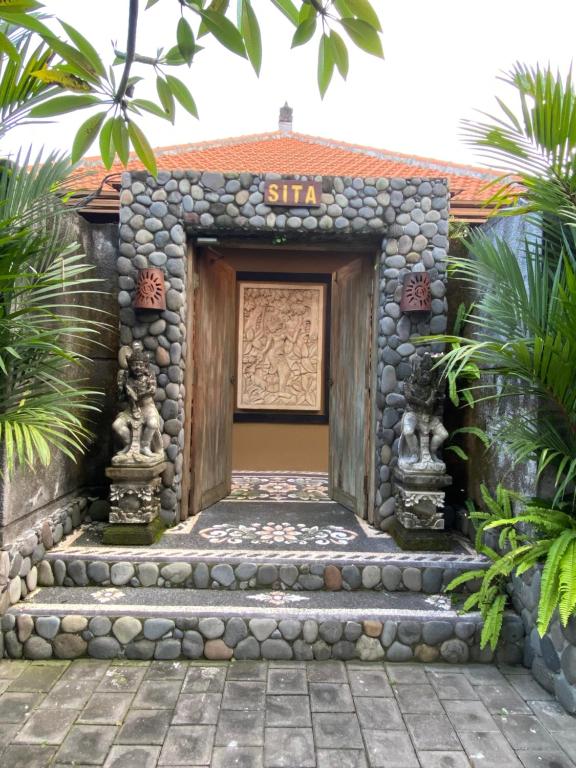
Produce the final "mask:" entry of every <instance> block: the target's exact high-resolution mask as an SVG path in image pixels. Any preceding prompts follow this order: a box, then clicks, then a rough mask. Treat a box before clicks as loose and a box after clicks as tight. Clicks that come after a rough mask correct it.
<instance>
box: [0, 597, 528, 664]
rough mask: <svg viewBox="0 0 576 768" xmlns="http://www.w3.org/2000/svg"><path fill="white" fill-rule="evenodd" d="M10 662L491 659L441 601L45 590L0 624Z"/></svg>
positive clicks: (468, 620)
mask: <svg viewBox="0 0 576 768" xmlns="http://www.w3.org/2000/svg"><path fill="white" fill-rule="evenodd" d="M1 626H2V630H3V638H4V646H5V649H6V653H7V655H8V656H9V657H11V658H19V657H21V656H22V655H24V656H25V657H26V658H34V659H42V658H51V657H53V656H54V657H57V658H76V657H79V656H84V655H88V656H93V657H96V658H128V659H150V658H155V659H178V658H181V657H185V658H202V657H204V658H207V659H213V660H215V659H229V658H235V659H251V658H254V659H255V658H265V659H300V660H303V659H312V658H316V659H329V658H336V659H353V658H359V659H361V660H364V661H372V660H380V659H383V658H386V659H387V660H388V661H408V660H411V659H416V660H419V661H423V662H430V661H435V660H444V661H448V662H454V663H462V662H465V661H491V660H492V659H493V658H494V654H493V653H492V652H491V651H489V650H488V651H486V650H485V651H481V650H480V632H481V627H482V622H481V617H480V616H479V615H478V614H467V615H465V616H462V615H459V614H458V612H457V611H456V610H455V608H454V607H453V605H452V604H451V601H450V600H449V598H447V597H446V596H445V595H423V594H416V593H400V592H398V593H378V592H375V591H365V592H356V593H352V592H346V591H340V592H337V593H329V592H309V593H306V594H303V593H295V592H287V591H284V592H273V591H240V590H238V591H236V592H228V591H226V592H218V591H212V592H211V591H208V590H194V589H189V590H166V589H159V588H146V587H143V588H141V589H138V590H135V589H129V588H128V589H122V588H118V587H110V588H103V587H76V588H67V587H51V588H42V589H38V590H36V591H35V592H34V593H32V594H31V595H30V596H28V597H27V598H26V600H24V601H22V602H21V603H19V604H17V605H15V606H13V607H12V608H10V609H9V611H8V613H7V614H6V615H5V616H4V617H3V618H2V620H1ZM523 633H524V630H523V625H522V621H521V620H520V618H519V617H518V616H516V614H513V613H512V614H510V616H508V617H507V618H506V621H505V628H504V632H503V645H502V647H501V648H500V650H499V652H498V654H497V657H498V658H499V659H500V660H505V661H506V663H517V662H518V661H520V660H521V658H522V644H523Z"/></svg>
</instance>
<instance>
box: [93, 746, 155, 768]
mask: <svg viewBox="0 0 576 768" xmlns="http://www.w3.org/2000/svg"><path fill="white" fill-rule="evenodd" d="M159 754H160V747H149V746H135V747H112V749H111V750H110V752H109V754H108V757H107V758H106V762H105V763H104V768H154V766H155V765H156V762H157V760H158V756H159Z"/></svg>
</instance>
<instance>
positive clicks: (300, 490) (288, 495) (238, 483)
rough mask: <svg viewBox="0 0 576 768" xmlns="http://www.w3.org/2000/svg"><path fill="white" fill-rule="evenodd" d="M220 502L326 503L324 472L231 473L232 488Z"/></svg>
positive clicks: (326, 483) (326, 480)
mask: <svg viewBox="0 0 576 768" xmlns="http://www.w3.org/2000/svg"><path fill="white" fill-rule="evenodd" d="M224 501H251V502H285V503H288V502H298V501H299V502H318V503H322V502H329V501H330V496H329V495H328V474H327V473H326V472H280V471H276V472H258V471H245V472H233V473H232V489H231V491H230V495H229V496H228V497H227V498H226V499H224Z"/></svg>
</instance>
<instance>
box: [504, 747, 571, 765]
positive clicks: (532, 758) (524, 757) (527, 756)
mask: <svg viewBox="0 0 576 768" xmlns="http://www.w3.org/2000/svg"><path fill="white" fill-rule="evenodd" d="M518 757H519V758H520V760H521V761H522V765H523V766H524V768H574V763H573V762H572V761H571V760H569V759H568V758H567V757H566V755H565V754H564V753H562V752H546V751H545V750H537V751H534V752H527V751H525V750H522V751H521V752H518Z"/></svg>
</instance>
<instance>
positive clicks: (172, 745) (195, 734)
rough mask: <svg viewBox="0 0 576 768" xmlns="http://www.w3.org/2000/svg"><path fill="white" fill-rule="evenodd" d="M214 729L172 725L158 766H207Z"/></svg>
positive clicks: (212, 727)
mask: <svg viewBox="0 0 576 768" xmlns="http://www.w3.org/2000/svg"><path fill="white" fill-rule="evenodd" d="M215 732H216V729H215V727H214V726H213V725H172V726H170V728H169V729H168V733H167V734H166V739H165V741H164V746H163V747H162V752H161V753H160V759H159V761H158V765H170V766H173V765H194V764H195V765H209V764H210V758H211V756H212V745H213V743H214V734H215Z"/></svg>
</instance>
